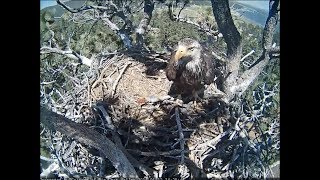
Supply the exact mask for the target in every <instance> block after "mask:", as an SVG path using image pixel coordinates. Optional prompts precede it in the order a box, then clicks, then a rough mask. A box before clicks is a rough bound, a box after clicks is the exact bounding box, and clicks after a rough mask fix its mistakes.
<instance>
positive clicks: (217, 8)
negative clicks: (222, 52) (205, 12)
mask: <svg viewBox="0 0 320 180" xmlns="http://www.w3.org/2000/svg"><path fill="white" fill-rule="evenodd" d="M211 5H212V11H213V15H214V18H215V20H216V22H217V24H218V28H219V31H220V32H221V33H222V35H223V38H224V40H225V42H226V43H227V55H228V56H229V57H230V56H235V55H238V54H239V53H240V54H241V49H239V48H241V36H240V33H239V31H238V30H237V28H236V26H235V25H234V22H233V19H232V16H231V12H230V8H229V2H228V0H211ZM239 51H240V52H239Z"/></svg>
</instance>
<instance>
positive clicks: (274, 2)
mask: <svg viewBox="0 0 320 180" xmlns="http://www.w3.org/2000/svg"><path fill="white" fill-rule="evenodd" d="M279 6H280V1H279V0H271V1H270V13H269V17H268V19H267V22H266V25H265V28H264V31H263V42H262V43H263V44H262V45H263V48H264V49H263V53H262V55H261V56H260V57H259V59H258V60H257V61H256V62H255V63H254V64H253V65H252V66H251V67H250V68H249V70H247V71H245V72H244V73H243V74H242V75H241V77H240V78H239V80H238V83H237V87H235V89H237V91H238V92H239V93H240V94H241V93H243V92H244V91H245V90H246V89H247V88H248V87H249V85H250V84H251V83H252V82H253V81H254V80H255V79H256V78H257V77H258V75H259V74H260V73H261V72H262V71H263V69H264V67H265V66H266V65H267V64H268V63H269V60H270V54H269V53H279V52H280V48H278V47H274V48H272V39H273V34H274V31H275V27H276V25H277V22H278V19H279V12H278V10H277V9H278V7H279Z"/></svg>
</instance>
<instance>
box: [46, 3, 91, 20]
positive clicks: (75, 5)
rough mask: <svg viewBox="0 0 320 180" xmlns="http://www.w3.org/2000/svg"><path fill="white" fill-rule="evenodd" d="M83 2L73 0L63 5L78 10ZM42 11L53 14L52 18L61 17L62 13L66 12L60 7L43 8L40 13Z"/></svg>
mask: <svg viewBox="0 0 320 180" xmlns="http://www.w3.org/2000/svg"><path fill="white" fill-rule="evenodd" d="M84 2H85V0H73V1H68V2H65V4H66V5H67V6H69V7H72V8H78V7H81V6H82V4H83V3H84ZM42 11H51V12H52V13H53V14H54V17H60V16H62V14H63V13H65V12H66V10H65V9H63V8H62V7H61V6H60V5H54V6H49V7H46V8H43V9H42V10H41V12H42Z"/></svg>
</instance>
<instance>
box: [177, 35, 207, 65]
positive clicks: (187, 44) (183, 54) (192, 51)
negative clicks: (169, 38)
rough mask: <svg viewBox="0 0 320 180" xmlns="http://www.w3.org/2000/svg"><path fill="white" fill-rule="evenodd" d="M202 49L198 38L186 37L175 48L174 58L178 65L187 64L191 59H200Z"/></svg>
mask: <svg viewBox="0 0 320 180" xmlns="http://www.w3.org/2000/svg"><path fill="white" fill-rule="evenodd" d="M201 50H202V48H201V45H200V43H199V42H198V41H197V40H194V39H191V38H184V39H182V40H180V41H179V42H178V45H177V46H176V47H175V48H174V51H173V52H172V58H173V60H174V61H175V65H176V66H181V65H185V64H187V63H188V62H190V61H193V60H196V59H200V56H201Z"/></svg>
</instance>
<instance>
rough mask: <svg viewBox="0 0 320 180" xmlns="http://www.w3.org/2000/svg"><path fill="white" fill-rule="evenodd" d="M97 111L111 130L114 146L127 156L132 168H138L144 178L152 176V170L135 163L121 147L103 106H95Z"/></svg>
mask: <svg viewBox="0 0 320 180" xmlns="http://www.w3.org/2000/svg"><path fill="white" fill-rule="evenodd" d="M95 107H96V108H98V109H99V110H101V112H102V114H103V116H104V118H105V119H106V121H107V123H108V125H107V126H108V128H110V129H111V133H112V137H113V139H114V141H115V143H116V145H117V146H118V147H119V148H120V149H121V151H122V152H123V153H124V154H125V155H126V156H127V158H128V160H129V161H130V162H131V163H132V165H133V166H134V167H137V168H139V169H140V170H141V171H142V172H143V173H144V174H145V175H146V176H151V175H152V174H153V170H152V169H151V168H149V167H148V166H146V165H144V164H142V163H140V162H139V161H137V160H136V159H135V158H134V157H132V155H131V154H129V153H128V151H127V150H126V149H125V148H124V146H123V145H122V142H121V139H120V137H119V135H118V134H117V133H116V128H115V126H114V125H113V123H112V120H111V117H110V116H109V114H108V112H107V111H106V110H105V109H104V107H103V106H95Z"/></svg>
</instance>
